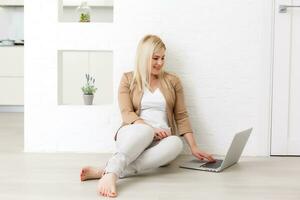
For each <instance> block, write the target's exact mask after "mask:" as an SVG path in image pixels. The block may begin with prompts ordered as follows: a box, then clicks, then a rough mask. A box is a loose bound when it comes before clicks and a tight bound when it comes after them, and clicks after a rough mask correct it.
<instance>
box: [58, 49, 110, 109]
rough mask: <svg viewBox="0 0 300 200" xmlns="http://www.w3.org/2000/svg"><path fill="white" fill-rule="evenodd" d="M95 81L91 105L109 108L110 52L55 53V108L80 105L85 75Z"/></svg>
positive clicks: (61, 51) (66, 51) (81, 103)
mask: <svg viewBox="0 0 300 200" xmlns="http://www.w3.org/2000/svg"><path fill="white" fill-rule="evenodd" d="M86 73H88V74H90V75H92V76H93V77H94V78H95V87H96V88H97V91H96V93H95V94H94V102H93V105H108V104H113V53H112V51H91V50H88V51H78V50H76V51H75V50H59V51H58V105H84V102H83V96H82V91H81V87H82V86H83V85H84V84H85V82H86V78H85V74H86Z"/></svg>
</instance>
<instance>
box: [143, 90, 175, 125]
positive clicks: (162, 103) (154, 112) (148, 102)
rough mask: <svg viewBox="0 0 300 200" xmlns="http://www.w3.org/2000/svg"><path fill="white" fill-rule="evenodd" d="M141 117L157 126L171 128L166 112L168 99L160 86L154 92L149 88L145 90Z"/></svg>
mask: <svg viewBox="0 0 300 200" xmlns="http://www.w3.org/2000/svg"><path fill="white" fill-rule="evenodd" d="M140 117H141V118H142V119H143V120H144V121H145V122H146V123H147V124H149V125H151V126H153V127H155V128H162V129H167V130H170V127H169V126H168V118H167V112H166V100H165V98H164V96H163V94H162V93H161V91H160V89H159V88H157V89H156V90H155V91H154V92H153V93H152V92H150V91H149V89H148V88H146V89H145V90H144V95H143V98H142V101H141V114H140Z"/></svg>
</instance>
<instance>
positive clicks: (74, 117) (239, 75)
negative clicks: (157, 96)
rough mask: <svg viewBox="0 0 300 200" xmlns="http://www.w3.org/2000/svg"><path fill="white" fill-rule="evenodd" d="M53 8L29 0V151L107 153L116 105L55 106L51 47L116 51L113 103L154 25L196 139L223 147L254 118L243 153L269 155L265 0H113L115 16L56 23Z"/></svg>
mask: <svg viewBox="0 0 300 200" xmlns="http://www.w3.org/2000/svg"><path fill="white" fill-rule="evenodd" d="M57 7H58V6H57V5H56V1H54V2H52V1H51V2H49V1H46V0H41V1H39V3H36V2H32V1H29V0H28V1H27V2H26V7H25V8H26V10H25V15H26V16H25V40H26V42H27V45H26V46H25V51H26V52H25V57H26V58H27V59H26V61H25V151H50V152H53V151H77V152H84V151H89V152H94V151H96V152H112V151H113V149H114V146H113V140H112V136H113V131H112V129H113V128H114V127H117V126H118V123H117V121H118V119H119V114H118V108H117V105H116V104H115V105H110V106H93V107H85V106H58V105H57V101H56V99H57V88H56V86H57V50H64V49H68V50H71V49H74V50H82V49H84V50H88V49H92V50H113V51H114V52H113V53H114V75H115V76H114V80H115V81H114V83H113V84H114V88H115V102H116V92H117V87H118V84H119V79H120V76H121V74H122V73H123V72H124V71H128V70H131V69H132V67H133V60H134V54H135V48H136V45H137V42H138V40H139V39H140V38H141V37H142V36H143V35H145V34H147V33H154V34H157V35H160V36H161V37H162V38H163V40H164V41H165V43H166V45H167V54H166V55H167V68H168V69H169V70H170V71H173V72H176V73H177V74H179V75H180V77H181V79H182V81H183V85H184V88H185V96H186V104H187V106H188V109H189V112H190V116H191V121H192V125H193V128H194V131H195V135H196V138H197V141H198V143H199V146H200V147H201V148H202V149H204V150H207V151H210V152H212V153H218V154H224V152H225V151H226V149H227V147H228V145H229V144H230V142H231V138H232V136H233V134H234V132H235V131H238V130H241V129H244V128H248V127H250V126H251V127H253V128H254V131H253V134H252V136H251V138H250V140H249V143H248V145H247V147H246V149H245V155H269V141H270V136H269V134H270V124H269V123H270V78H271V77H270V69H271V62H270V61H271V46H272V45H271V28H272V26H271V22H272V1H271V0H268V1H260V0H251V1H250V0H248V1H238V0H228V1H222V0H217V1H197V0H190V1H179V0H177V1H174V0H173V1H159V0H152V1H146V0H126V1H122V0H119V1H118V0H117V1H114V23H113V24H82V25H81V24H74V23H73V24H57V15H58V14H57V10H56V8H57ZM36 15H39V16H41V17H40V18H35V16H36ZM46 28H47V29H46ZM49 29H51V30H52V31H51V32H50V31H47V30H49ZM42 38H49V39H48V44H47V45H41V44H40V43H39V42H40V41H42ZM82 38H85V42H81V41H82ZM42 80H43V81H42ZM37 82H38V83H39V84H36V83H37Z"/></svg>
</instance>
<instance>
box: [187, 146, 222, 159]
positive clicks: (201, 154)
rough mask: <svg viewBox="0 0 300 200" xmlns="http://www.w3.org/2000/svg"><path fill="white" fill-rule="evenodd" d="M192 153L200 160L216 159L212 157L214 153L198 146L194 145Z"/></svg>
mask: <svg viewBox="0 0 300 200" xmlns="http://www.w3.org/2000/svg"><path fill="white" fill-rule="evenodd" d="M191 151H192V154H193V155H194V156H195V157H196V158H198V159H199V160H208V162H215V161H216V160H215V159H214V158H213V157H212V155H210V154H208V153H206V152H204V151H201V150H200V149H199V148H198V147H194V148H192V149H191Z"/></svg>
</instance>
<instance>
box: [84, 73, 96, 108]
mask: <svg viewBox="0 0 300 200" xmlns="http://www.w3.org/2000/svg"><path fill="white" fill-rule="evenodd" d="M85 79H86V83H85V85H84V86H83V87H82V88H81V90H82V92H83V100H84V104H85V105H92V104H93V99H94V93H95V92H96V91H97V88H96V87H95V78H94V77H92V76H91V75H90V74H85Z"/></svg>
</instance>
